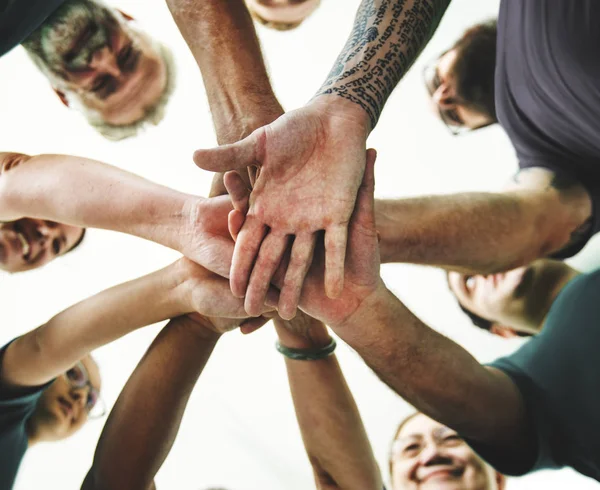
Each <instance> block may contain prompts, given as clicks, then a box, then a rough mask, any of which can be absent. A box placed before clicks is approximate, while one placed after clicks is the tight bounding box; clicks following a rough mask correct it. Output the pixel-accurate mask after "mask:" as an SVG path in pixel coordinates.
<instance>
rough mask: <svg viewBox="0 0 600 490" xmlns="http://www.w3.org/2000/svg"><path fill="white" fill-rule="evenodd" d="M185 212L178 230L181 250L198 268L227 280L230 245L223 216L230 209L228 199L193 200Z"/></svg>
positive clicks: (229, 200) (231, 247)
mask: <svg viewBox="0 0 600 490" xmlns="http://www.w3.org/2000/svg"><path fill="white" fill-rule="evenodd" d="M189 208H190V209H188V210H186V215H187V216H188V219H187V224H186V226H185V229H184V230H182V235H183V236H182V238H181V241H182V250H181V252H182V253H183V255H185V256H186V257H188V258H190V259H191V260H193V261H194V262H196V263H197V264H200V265H201V266H202V267H205V268H206V269H208V270H209V271H211V272H214V273H215V274H218V275H219V276H222V277H229V270H230V267H231V257H232V255H233V245H234V242H233V240H232V239H231V234H230V233H229V230H228V228H227V216H228V214H229V212H230V211H231V210H232V209H233V207H232V205H231V199H230V198H229V196H218V197H211V198H208V199H206V198H202V197H201V198H197V199H196V200H194V201H193V202H192V203H191V204H190V205H189Z"/></svg>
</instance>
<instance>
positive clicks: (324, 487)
mask: <svg viewBox="0 0 600 490" xmlns="http://www.w3.org/2000/svg"><path fill="white" fill-rule="evenodd" d="M274 323H275V329H276V330H277V335H278V336H279V341H280V343H281V344H282V345H284V346H286V347H289V348H293V349H318V348H321V347H324V346H326V345H327V344H329V342H330V340H331V338H330V337H329V334H328V332H327V329H326V328H325V325H323V323H321V322H320V321H318V320H315V319H314V318H310V317H309V316H308V315H306V314H304V313H298V314H297V315H296V317H295V318H294V319H293V320H291V321H290V322H285V321H284V320H281V319H280V318H275V319H274ZM285 365H286V368H287V373H288V379H289V383H290V390H291V392H292V398H293V400H294V407H295V409H296V417H297V419H298V425H299V426H300V431H301V432H302V439H303V441H304V447H305V448H306V453H307V454H308V458H309V460H310V462H311V465H312V467H313V471H314V474H315V481H316V483H317V488H319V489H320V490H352V489H356V490H381V488H382V487H383V483H382V481H381V475H380V472H379V467H378V466H377V463H376V461H375V457H374V456H373V451H372V450H371V445H370V443H369V439H368V438H367V434H366V432H365V428H364V426H363V423H362V420H361V418H360V413H359V412H358V407H357V406H356V403H355V402H354V398H353V397H352V393H351V392H350V390H349V388H348V385H347V384H346V380H345V379H344V375H343V374H342V371H341V369H340V366H339V364H338V362H337V359H336V358H335V356H334V355H331V356H329V357H327V358H325V359H320V360H315V361H299V360H292V359H290V358H287V357H286V358H285Z"/></svg>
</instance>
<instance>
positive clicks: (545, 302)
mask: <svg viewBox="0 0 600 490" xmlns="http://www.w3.org/2000/svg"><path fill="white" fill-rule="evenodd" d="M578 275H579V271H577V270H575V269H573V268H572V267H569V266H568V265H567V264H565V263H563V262H560V261H556V260H548V259H541V260H536V261H535V262H532V263H531V264H529V265H528V266H523V267H518V268H517V269H513V270H510V271H507V272H500V273H497V274H490V275H486V276H484V275H466V274H460V273H458V272H449V273H448V284H449V286H450V290H451V291H452V293H453V294H454V295H455V296H456V298H457V300H458V301H459V303H460V304H461V305H463V306H464V307H465V308H467V309H468V310H470V311H472V312H473V313H475V314H477V315H479V316H481V317H482V318H485V319H487V320H490V321H493V322H494V326H493V330H492V333H496V334H498V335H503V336H510V334H511V332H512V333H515V332H522V333H527V334H536V333H539V331H540V330H541V328H542V325H543V323H544V319H545V317H546V316H547V314H548V311H549V309H550V307H551V305H552V303H553V302H554V300H555V299H556V296H557V295H558V293H560V291H561V290H562V289H563V287H564V286H565V285H566V284H567V283H568V282H569V281H571V280H572V279H574V278H575V277H577V276H578Z"/></svg>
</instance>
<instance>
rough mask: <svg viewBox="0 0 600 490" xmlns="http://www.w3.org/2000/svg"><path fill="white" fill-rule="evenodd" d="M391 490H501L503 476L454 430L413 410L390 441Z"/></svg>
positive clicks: (503, 482)
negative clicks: (413, 414) (411, 415)
mask: <svg viewBox="0 0 600 490" xmlns="http://www.w3.org/2000/svg"><path fill="white" fill-rule="evenodd" d="M391 465H392V466H391V468H392V488H393V490H420V489H423V490H425V489H430V490H503V489H504V486H505V479H504V476H503V475H501V474H500V473H498V472H496V471H494V469H493V468H492V467H491V466H489V465H488V464H486V463H485V462H484V461H483V460H482V459H481V458H480V457H479V456H477V454H475V452H474V451H473V450H472V449H471V448H470V447H469V446H468V445H467V443H466V442H465V441H463V440H462V438H461V437H460V436H459V435H458V434H457V433H456V431H454V430H452V429H450V428H449V427H445V426H444V425H442V424H440V423H439V422H436V421H435V420H433V419H430V418H429V417H427V416H426V415H423V414H417V415H415V416H413V417H411V418H410V419H409V420H408V421H407V422H406V423H405V424H404V426H403V427H402V429H401V430H400V432H399V433H398V435H397V436H396V439H395V440H394V442H393V445H392V462H391Z"/></svg>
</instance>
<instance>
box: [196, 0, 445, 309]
mask: <svg viewBox="0 0 600 490" xmlns="http://www.w3.org/2000/svg"><path fill="white" fill-rule="evenodd" d="M447 5H448V2H447V1H441V0H440V1H435V0H429V1H426V0H409V1H402V0H396V1H395V2H391V3H390V2H384V1H382V0H364V1H363V2H362V3H361V6H360V7H359V9H358V12H357V17H356V22H355V26H354V29H353V32H352V34H351V36H350V38H349V40H348V42H347V44H346V46H344V48H343V50H342V52H341V53H340V56H339V58H338V60H337V61H336V62H335V64H334V67H333V68H332V71H331V73H330V75H329V77H328V78H327V80H326V81H325V83H324V84H323V86H322V87H321V88H320V89H319V90H318V91H317V93H316V95H315V97H314V98H313V99H312V100H311V101H310V102H309V103H308V104H307V105H306V106H305V107H303V108H301V109H298V110H296V111H291V112H288V113H286V114H284V115H283V116H281V117H280V118H279V119H277V120H276V121H275V122H273V123H272V124H270V125H268V126H265V127H263V128H260V129H258V130H256V131H254V132H253V133H252V134H251V135H250V136H248V137H247V138H245V139H244V140H242V141H240V142H238V143H235V144H232V145H224V146H220V147H219V148H215V149H212V150H198V151H197V152H196V153H195V155H194V161H195V162H196V164H197V165H199V166H200V167H202V168H204V169H206V170H212V171H216V172H224V171H227V170H238V169H244V170H245V169H246V168H247V167H248V166H251V165H255V166H257V167H259V170H260V171H259V173H258V177H257V179H256V182H255V183H254V188H253V192H252V195H251V196H250V200H249V206H248V209H247V213H246V214H247V216H246V220H245V221H244V224H243V228H242V230H241V232H240V234H239V237H238V240H237V242H236V246H235V251H234V256H233V261H232V266H231V272H230V277H231V281H230V282H231V289H232V292H233V293H234V294H235V295H236V296H239V297H242V296H245V299H246V311H247V312H248V313H250V314H252V312H255V311H257V310H258V308H259V305H260V304H261V303H262V302H263V301H264V295H265V292H266V290H267V289H268V284H269V282H270V280H271V278H272V277H273V274H274V273H275V271H276V270H277V268H278V266H279V263H280V262H281V259H282V258H283V256H284V254H285V253H286V251H289V253H290V255H291V259H290V261H289V265H288V268H287V271H286V278H285V281H284V284H283V286H282V291H281V296H280V304H279V314H280V315H281V317H282V318H284V319H290V318H293V316H294V314H295V311H296V307H297V304H298V299H299V296H300V292H301V287H302V282H303V280H304V277H305V276H306V273H307V271H308V268H309V266H310V264H311V262H312V258H313V252H314V249H315V245H316V244H317V241H319V242H321V240H323V243H324V246H325V249H326V271H327V272H326V274H325V290H324V291H325V293H326V294H327V296H328V297H330V298H336V297H338V296H339V295H340V294H341V292H342V291H343V288H344V261H345V255H346V248H347V247H346V246H347V234H348V222H349V220H350V216H351V215H352V211H353V209H354V204H355V202H356V196H357V193H358V188H359V186H360V183H361V180H362V175H363V173H364V169H365V149H366V139H367V137H368V135H369V133H370V132H371V130H372V129H373V128H374V127H375V125H376V124H377V120H378V118H379V115H380V113H381V110H382V109H383V106H384V104H385V101H386V100H387V98H388V97H389V95H390V94H391V91H392V90H393V88H394V87H395V86H396V84H397V83H398V81H399V80H400V78H402V76H403V75H404V73H405V72H406V71H407V70H408V68H409V67H410V65H411V64H412V62H413V61H414V60H415V59H416V57H417V55H418V52H419V50H420V47H421V46H424V45H425V43H426V41H427V40H428V39H429V37H430V35H431V34H432V33H433V30H434V27H435V26H436V25H437V23H438V22H439V20H440V19H441V16H442V14H443V12H444V11H445V9H446V7H447ZM394 7H398V8H399V10H401V14H400V19H398V18H395V17H394V15H396V14H395V10H394ZM400 7H403V9H400ZM378 11H379V12H380V13H381V19H379V20H377V19H376V15H375V13H376V12H378ZM412 15H414V16H415V19H413V20H406V23H405V24H406V25H408V26H409V27H408V29H409V30H410V32H409V33H406V32H400V30H399V29H398V30H394V29H392V33H391V35H384V34H381V40H380V36H379V34H378V35H377V36H373V38H371V36H370V35H367V34H366V33H369V32H370V33H373V32H375V31H377V32H383V31H384V29H383V26H385V25H386V24H391V23H394V22H396V23H398V25H402V22H403V21H404V20H405V19H406V18H407V17H408V16H412ZM375 22H378V23H381V24H382V25H381V26H380V29H379V30H377V29H374V30H373V29H371V30H370V31H369V28H370V27H374V25H375V24H374V23H375ZM421 27H422V29H421ZM406 34H407V35H406ZM362 38H365V39H366V42H364V43H362V42H361V41H362ZM415 46H416V47H417V49H415ZM369 61H370V62H371V63H370V64H368V62H369ZM378 61H381V62H382V63H384V64H386V65H388V68H387V69H386V70H383V71H382V70H380V68H379V67H377V66H376V65H377V63H376V62H378ZM367 64H368V65H367ZM363 65H364V66H363ZM367 66H368V68H367ZM347 73H350V75H345V74H347ZM368 77H371V81H372V82H375V81H377V82H380V83H371V84H369V85H368V86H367V87H368V90H369V91H373V93H363V92H362V89H361V88H360V87H362V86H363V82H365V80H366V79H367V78H368ZM323 230H324V231H325V233H324V237H323V238H321V236H322V233H321V232H322V231H323ZM292 240H293V245H291V243H292Z"/></svg>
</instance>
